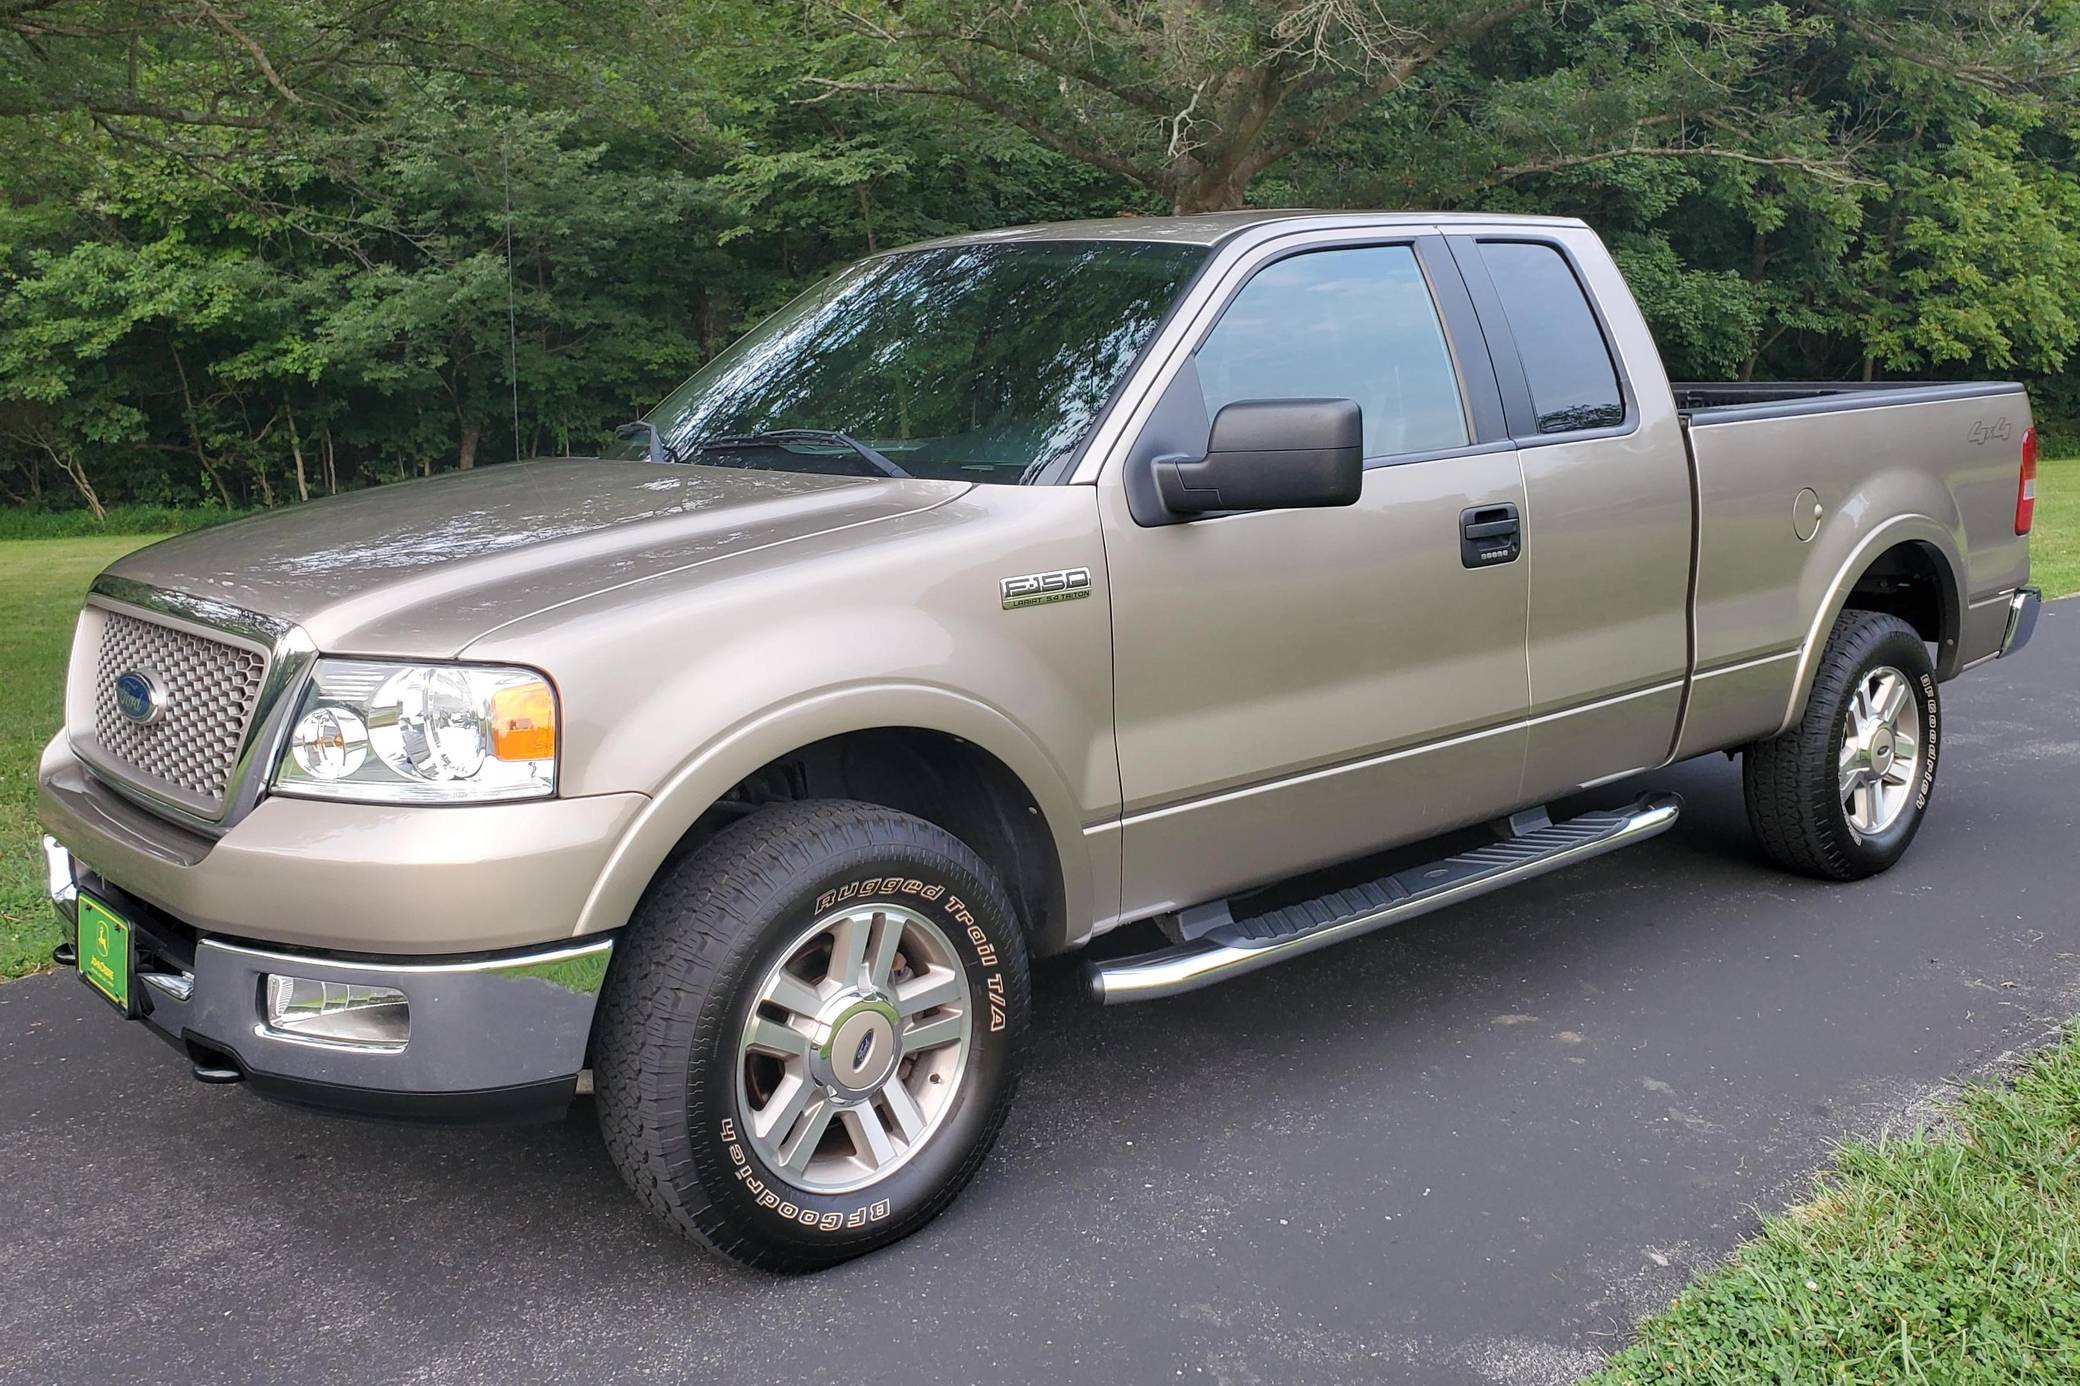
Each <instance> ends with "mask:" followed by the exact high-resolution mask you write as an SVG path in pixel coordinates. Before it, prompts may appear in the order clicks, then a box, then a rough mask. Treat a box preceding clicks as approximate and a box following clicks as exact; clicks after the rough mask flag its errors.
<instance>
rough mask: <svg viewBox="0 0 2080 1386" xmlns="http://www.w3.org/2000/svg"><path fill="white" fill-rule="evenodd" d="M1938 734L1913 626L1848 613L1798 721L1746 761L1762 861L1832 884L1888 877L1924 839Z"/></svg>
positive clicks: (1936, 709) (1939, 719)
mask: <svg viewBox="0 0 2080 1386" xmlns="http://www.w3.org/2000/svg"><path fill="white" fill-rule="evenodd" d="M1942 726H1943V707H1942V700H1941V699H1940V698H1939V697H1938V696H1937V693H1936V671H1935V666H1934V665H1933V664H1932V663H1930V661H1929V658H1928V647H1927V646H1926V645H1924V644H1923V643H1922V641H1921V637H1920V636H1919V635H1918V634H1916V633H1915V631H1914V628H1913V627H1912V626H1909V625H1908V624H1907V623H1906V622H1904V621H1902V620H1900V619H1899V618H1898V617H1896V616H1886V615H1881V614H1879V613H1877V612H1873V611H1844V612H1843V613H1842V615H1841V618H1840V619H1839V620H1837V621H1836V622H1835V625H1834V630H1833V631H1832V632H1831V633H1830V634H1829V636H1828V640H1827V647H1826V649H1825V650H1823V651H1822V652H1821V656H1820V667H1819V669H1818V671H1817V672H1816V673H1815V675H1814V678H1813V692H1812V696H1811V697H1810V698H1808V699H1807V701H1806V710H1805V714H1804V716H1802V717H1801V718H1800V719H1799V721H1798V723H1797V724H1796V725H1795V726H1793V727H1792V728H1791V729H1790V730H1789V731H1786V732H1784V733H1783V734H1782V735H1780V736H1776V737H1773V738H1771V739H1770V740H1768V741H1758V742H1756V743H1755V744H1754V745H1752V746H1750V747H1748V749H1747V752H1746V754H1745V755H1743V757H1742V766H1741V770H1742V775H1741V778H1742V782H1743V786H1744V788H1745V791H1746V797H1747V806H1748V822H1749V825H1750V826H1751V827H1752V828H1753V829H1754V832H1755V837H1756V840H1757V841H1758V842H1759V843H1760V844H1761V846H1762V850H1763V854H1764V855H1765V856H1767V857H1768V858H1769V859H1770V860H1771V861H1773V862H1775V863H1776V864H1777V865H1778V866H1781V867H1783V868H1785V869H1786V870H1789V871H1797V872H1800V873H1801V874H1804V875H1808V876H1819V877H1822V878H1824V879H1828V880H1836V881H1853V880H1860V879H1861V878H1863V877H1865V876H1875V875H1877V874H1878V873H1879V872H1880V871H1884V870H1886V869H1887V868H1889V867H1890V866H1891V865H1892V864H1893V863H1894V862H1896V861H1898V860H1899V859H1900V857H1901V855H1902V854H1904V853H1905V852H1906V850H1907V844H1908V843H1910V842H1912V841H1913V840H1914V834H1915V833H1917V832H1919V831H1920V829H1921V819H1922V816H1923V814H1925V813H1926V812H1927V809H1928V800H1929V796H1930V794H1931V793H1933V792H1934V790H1935V783H1936V752H1937V749H1938V747H1939V745H1940V742H1941V739H1942Z"/></svg>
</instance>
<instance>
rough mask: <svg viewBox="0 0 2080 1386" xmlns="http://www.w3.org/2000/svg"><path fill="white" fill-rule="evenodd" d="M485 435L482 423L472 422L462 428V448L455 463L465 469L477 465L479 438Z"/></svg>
mask: <svg viewBox="0 0 2080 1386" xmlns="http://www.w3.org/2000/svg"><path fill="white" fill-rule="evenodd" d="M483 436H484V429H483V426H482V425H481V424H471V425H470V426H469V427H468V428H465V429H463V430H462V449H461V451H460V452H458V453H457V454H456V457H455V465H456V466H458V467H460V468H461V469H462V470H463V471H465V472H466V471H468V470H469V469H470V468H472V467H474V466H476V465H477V439H479V438H481V437H483Z"/></svg>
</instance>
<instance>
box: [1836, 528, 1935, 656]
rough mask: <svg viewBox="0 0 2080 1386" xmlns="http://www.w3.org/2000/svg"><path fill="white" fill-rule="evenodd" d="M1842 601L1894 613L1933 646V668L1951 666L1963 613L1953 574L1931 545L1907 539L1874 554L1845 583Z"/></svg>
mask: <svg viewBox="0 0 2080 1386" xmlns="http://www.w3.org/2000/svg"><path fill="white" fill-rule="evenodd" d="M1847 605H1848V606H1851V607H1854V608H1856V609H1857V610H1860V611H1879V612H1883V613H1885V614H1886V615H1888V616H1897V617H1898V618H1899V619H1900V620H1902V621H1905V622H1906V623H1907V624H1908V625H1910V626H1912V627H1913V628H1914V632H1915V634H1917V635H1919V636H1920V637H1921V638H1922V639H1923V640H1926V641H1928V642H1929V643H1930V644H1931V645H1934V646H1935V647H1936V668H1937V670H1938V672H1939V673H1940V675H1941V676H1942V677H1944V678H1948V677H1949V676H1950V675H1951V674H1952V673H1954V672H1955V669H1954V668H1953V665H1954V664H1955V662H1956V657H1957V635H1958V628H1959V626H1960V624H1961V623H1962V620H1963V613H1962V608H1961V605H1960V603H1959V600H1958V593H1957V579H1956V578H1955V577H1954V576H1953V575H1952V574H1951V572H1950V565H1949V563H1948V562H1947V561H1945V559H1944V558H1943V555H1942V553H1941V552H1940V551H1938V550H1937V548H1936V547H1935V545H1933V544H1929V543H1926V542H1923V541H1921V540H1918V539H1916V540H1909V541H1908V542H1906V543H1904V544H1895V545H1893V546H1892V547H1891V548H1889V549H1887V550H1885V552H1883V553H1881V554H1879V555H1878V557H1877V559H1876V560H1875V561H1874V562H1872V564H1871V566H1870V567H1868V568H1866V569H1864V571H1863V576H1862V577H1860V578H1858V579H1856V585H1855V586H1854V587H1852V588H1851V589H1849V599H1848V602H1847Z"/></svg>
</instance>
